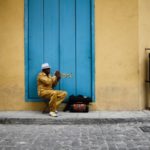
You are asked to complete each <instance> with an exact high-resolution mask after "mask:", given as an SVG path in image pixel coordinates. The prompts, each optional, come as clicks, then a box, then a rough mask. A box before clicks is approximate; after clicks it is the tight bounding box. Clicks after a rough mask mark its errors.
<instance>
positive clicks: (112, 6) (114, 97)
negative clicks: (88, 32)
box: [95, 0, 140, 110]
mask: <svg viewBox="0 0 150 150" xmlns="http://www.w3.org/2000/svg"><path fill="white" fill-rule="evenodd" d="M95 13H96V15H95V20H96V23H95V24H96V32H95V34H96V41H95V42H96V100H97V103H96V106H97V109H101V110H136V109H139V108H140V106H139V105H140V103H139V86H138V85H139V83H138V82H139V72H138V71H139V70H138V69H139V68H138V67H139V66H138V65H139V64H138V1H137V0H96V2H95Z"/></svg>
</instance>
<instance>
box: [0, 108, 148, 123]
mask: <svg viewBox="0 0 150 150" xmlns="http://www.w3.org/2000/svg"><path fill="white" fill-rule="evenodd" d="M58 115H59V117H57V118H52V117H50V116H49V115H48V114H42V113H41V112H39V111H5V112H2V111H1V112H0V124H43V125H46V124H48V125H49V124H61V125H62V124H63V125H67V124H101V123H114V124H116V123H129V122H150V111H147V110H143V111H90V112H88V113H70V112H59V114H58Z"/></svg>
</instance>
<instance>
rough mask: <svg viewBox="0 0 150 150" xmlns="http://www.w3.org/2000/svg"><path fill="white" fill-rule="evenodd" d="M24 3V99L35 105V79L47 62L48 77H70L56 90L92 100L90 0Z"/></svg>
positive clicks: (52, 0)
mask: <svg viewBox="0 0 150 150" xmlns="http://www.w3.org/2000/svg"><path fill="white" fill-rule="evenodd" d="M25 1H28V59H27V61H28V70H26V71H27V72H28V74H27V79H28V80H27V82H28V84H27V85H28V87H26V88H27V89H28V90H27V92H28V94H27V95H28V99H29V100H30V101H36V100H37V99H39V97H38V95H37V75H38V73H39V72H40V71H41V64H42V63H45V62H48V63H49V64H50V66H51V73H52V74H54V71H55V70H60V71H61V73H65V74H71V75H72V76H71V78H62V79H61V81H60V83H59V85H58V86H57V87H56V89H60V90H65V91H67V92H68V94H69V95H72V94H75V95H77V94H82V95H86V96H90V97H92V69H93V68H92V34H91V33H92V23H91V22H92V20H91V19H92V18H91V10H92V8H91V7H93V6H91V4H92V3H91V1H93V0H25Z"/></svg>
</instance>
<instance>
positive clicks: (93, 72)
mask: <svg viewBox="0 0 150 150" xmlns="http://www.w3.org/2000/svg"><path fill="white" fill-rule="evenodd" d="M91 6H92V7H91V9H92V10H91V20H92V21H91V23H92V25H91V27H92V33H91V34H92V36H91V37H92V100H93V102H95V0H91Z"/></svg>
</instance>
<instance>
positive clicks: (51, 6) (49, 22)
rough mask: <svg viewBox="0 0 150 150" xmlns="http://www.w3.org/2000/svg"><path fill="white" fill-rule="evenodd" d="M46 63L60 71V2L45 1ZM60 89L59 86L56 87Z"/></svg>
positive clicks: (56, 0)
mask: <svg viewBox="0 0 150 150" xmlns="http://www.w3.org/2000/svg"><path fill="white" fill-rule="evenodd" d="M43 39H44V51H43V52H44V62H48V63H49V64H50V66H51V67H52V68H51V74H54V72H55V70H59V57H58V56H59V48H60V47H59V46H60V45H59V0H44V37H43ZM56 89H59V85H58V86H57V87H56Z"/></svg>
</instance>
